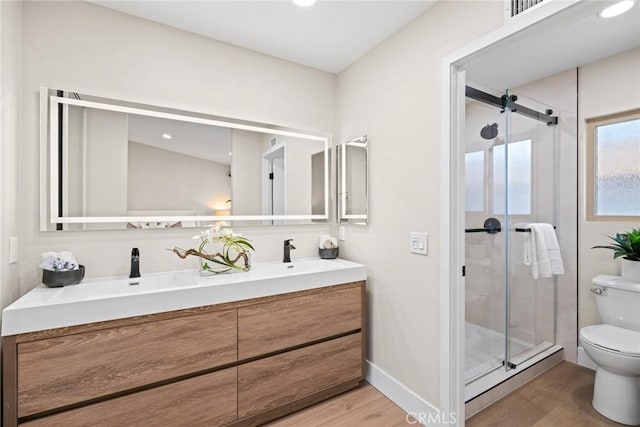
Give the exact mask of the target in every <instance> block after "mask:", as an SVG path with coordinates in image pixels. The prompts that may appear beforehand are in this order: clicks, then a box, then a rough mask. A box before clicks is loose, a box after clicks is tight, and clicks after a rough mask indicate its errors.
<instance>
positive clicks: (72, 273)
mask: <svg viewBox="0 0 640 427" xmlns="http://www.w3.org/2000/svg"><path fill="white" fill-rule="evenodd" d="M82 279H84V265H80V266H78V269H77V270H69V271H51V270H45V269H43V270H42V283H43V284H44V285H46V286H48V287H50V288H61V287H63V286H68V285H76V284H78V283H80V282H82Z"/></svg>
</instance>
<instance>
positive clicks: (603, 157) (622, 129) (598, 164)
mask: <svg viewBox="0 0 640 427" xmlns="http://www.w3.org/2000/svg"><path fill="white" fill-rule="evenodd" d="M594 149H595V214H596V215H602V216H640V119H635V120H627V121H621V122H618V123H610V124H606V125H599V126H596V128H595V147H594Z"/></svg>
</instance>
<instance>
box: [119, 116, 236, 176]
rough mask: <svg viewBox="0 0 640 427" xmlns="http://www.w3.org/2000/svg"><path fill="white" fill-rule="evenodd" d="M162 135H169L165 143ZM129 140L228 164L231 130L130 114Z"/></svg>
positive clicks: (229, 160) (229, 159) (229, 161)
mask: <svg viewBox="0 0 640 427" xmlns="http://www.w3.org/2000/svg"><path fill="white" fill-rule="evenodd" d="M163 133H168V134H169V135H171V139H169V140H167V139H164V138H163V137H162V134H163ZM129 140H130V141H133V142H138V143H140V144H145V145H150V146H152V147H156V148H161V149H163V150H169V151H174V152H176V153H182V154H186V155H188V156H193V157H199V158H201V159H206V160H211V161H212V162H218V163H223V164H226V165H230V164H231V156H229V152H231V129H229V128H225V127H220V126H211V125H203V124H199V123H190V122H183V121H180V120H168V119H161V118H158V117H149V116H141V115H138V114H129Z"/></svg>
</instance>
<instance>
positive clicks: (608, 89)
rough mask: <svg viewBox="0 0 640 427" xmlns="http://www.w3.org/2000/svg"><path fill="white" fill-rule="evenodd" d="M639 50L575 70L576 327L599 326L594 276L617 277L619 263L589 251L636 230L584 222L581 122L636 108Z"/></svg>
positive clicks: (632, 224) (617, 224) (639, 92)
mask: <svg viewBox="0 0 640 427" xmlns="http://www.w3.org/2000/svg"><path fill="white" fill-rule="evenodd" d="M639 76H640V49H634V50H631V51H627V52H624V53H622V54H619V55H615V56H612V57H609V58H606V59H603V60H601V61H598V62H594V63H592V64H588V65H584V66H581V67H580V69H579V84H580V87H579V93H580V105H579V112H580V117H579V124H580V126H579V131H580V133H579V141H580V144H579V147H580V152H579V156H580V165H581V167H580V187H579V188H580V196H581V201H580V202H581V203H580V211H579V213H580V229H579V230H580V248H579V251H580V257H579V267H580V271H579V275H578V279H579V290H578V306H579V312H578V320H579V326H580V327H583V326H587V325H593V324H597V323H600V317H599V316H598V311H597V309H596V306H595V299H594V296H593V294H592V293H591V292H589V289H591V287H592V283H591V279H593V278H594V277H595V276H597V275H598V274H614V275H619V274H620V261H619V260H617V261H613V260H612V253H611V251H607V250H604V249H591V248H592V247H593V246H595V245H602V244H608V242H609V239H608V238H607V237H606V236H605V235H614V234H615V233H620V232H624V231H629V230H630V229H631V228H632V227H639V226H640V223H639V222H638V221H635V222H604V221H587V220H586V170H587V169H586V168H587V167H588V165H587V164H586V152H585V147H586V144H587V142H586V125H585V120H586V119H589V118H593V117H599V116H603V115H608V114H612V113H618V112H622V111H628V110H632V109H636V108H640V78H639Z"/></svg>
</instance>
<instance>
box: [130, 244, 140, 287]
mask: <svg viewBox="0 0 640 427" xmlns="http://www.w3.org/2000/svg"><path fill="white" fill-rule="evenodd" d="M134 277H140V251H139V250H138V248H133V249H131V273H130V274H129V278H130V279H133V278H134Z"/></svg>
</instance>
